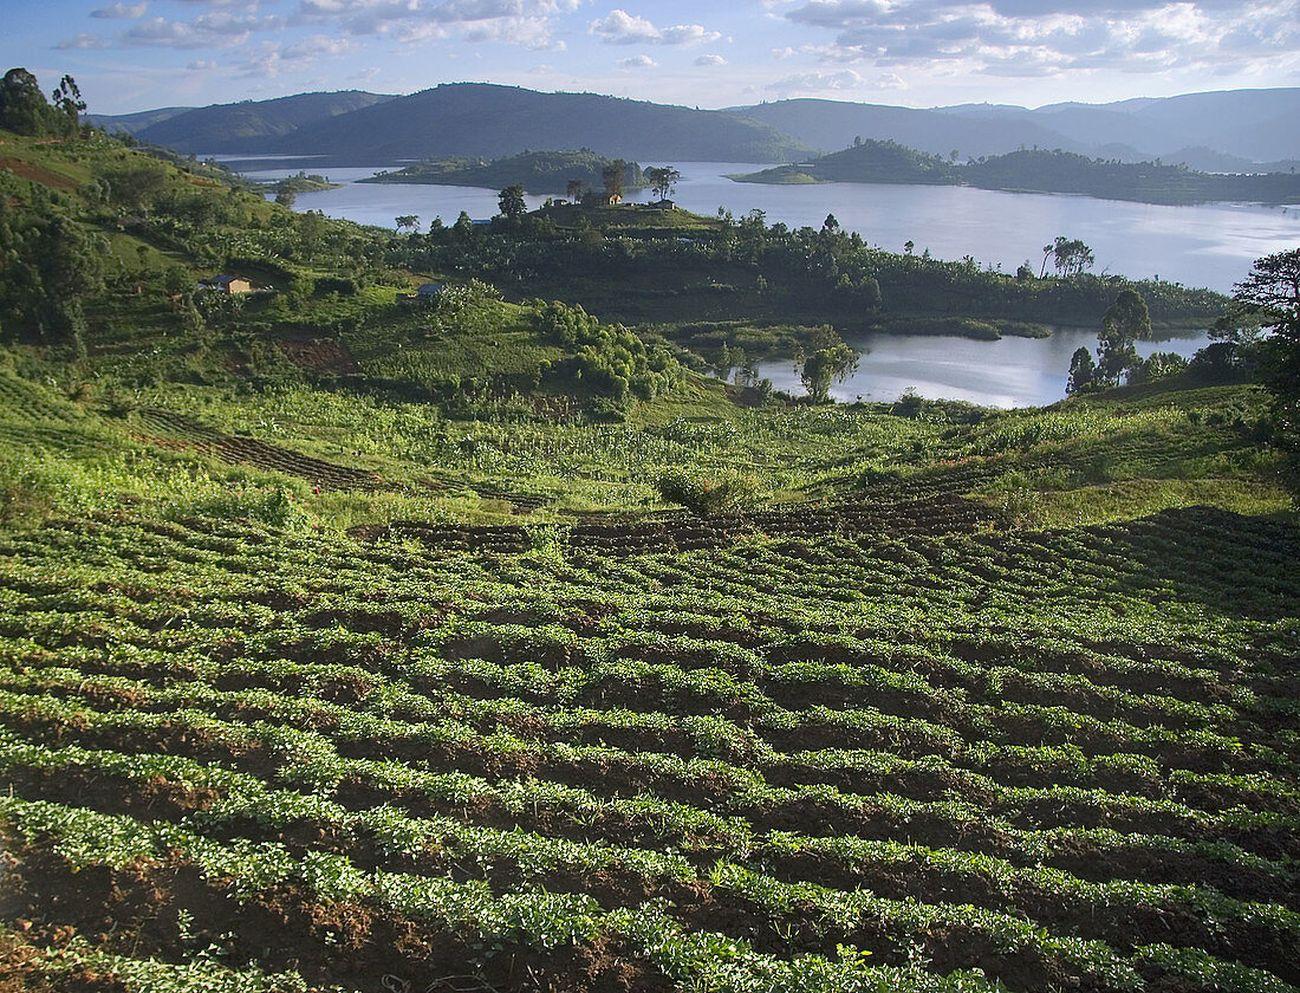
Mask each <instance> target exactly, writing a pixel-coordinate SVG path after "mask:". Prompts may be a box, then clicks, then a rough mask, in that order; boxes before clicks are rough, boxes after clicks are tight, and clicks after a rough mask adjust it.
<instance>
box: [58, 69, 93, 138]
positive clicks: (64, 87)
mask: <svg viewBox="0 0 1300 993" xmlns="http://www.w3.org/2000/svg"><path fill="white" fill-rule="evenodd" d="M53 97H54V109H55V110H56V111H58V113H59V116H61V117H62V124H63V130H64V133H65V134H68V135H75V134H76V133H77V128H78V127H79V126H80V124H81V115H82V114H83V113H84V112H85V110H86V101H85V100H83V99H82V98H81V88H80V87H78V86H77V81H76V80H75V79H73V78H72V77H71V76H67V75H65V76H64V77H63V78H62V79H61V80H59V85H58V86H57V87H56V88H55V90H54V94H53Z"/></svg>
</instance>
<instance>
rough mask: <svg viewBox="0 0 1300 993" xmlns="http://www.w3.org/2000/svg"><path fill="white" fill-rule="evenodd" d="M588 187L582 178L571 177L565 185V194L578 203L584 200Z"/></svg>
mask: <svg viewBox="0 0 1300 993" xmlns="http://www.w3.org/2000/svg"><path fill="white" fill-rule="evenodd" d="M586 188H587V184H586V183H584V182H583V181H582V180H581V179H571V180H569V182H568V183H567V184H566V185H565V187H564V195H565V196H566V197H568V198H569V199H570V200H572V201H573V202H574V203H578V202H579V201H580V200H582V194H583V192H584V191H585V190H586Z"/></svg>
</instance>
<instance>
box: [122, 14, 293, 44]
mask: <svg viewBox="0 0 1300 993" xmlns="http://www.w3.org/2000/svg"><path fill="white" fill-rule="evenodd" d="M283 23H284V22H283V21H282V20H281V19H280V18H278V17H257V16H251V15H245V14H232V13H230V12H228V11H225V10H213V11H208V12H207V13H204V14H200V15H199V16H198V17H196V18H195V19H194V20H192V21H172V20H168V19H167V18H165V17H151V18H149V19H148V20H145V21H141V22H140V23H138V24H136V25H135V26H134V27H132V28H131V29H130V30H129V31H127V32H126V33H125V34H123V35H122V37H121V39H120V40H121V43H122V44H125V45H143V46H149V47H154V48H180V49H187V48H212V47H218V48H227V47H232V46H237V45H243V44H246V43H247V42H248V40H249V39H250V38H251V37H252V34H253V32H255V31H268V30H272V29H274V28H278V27H281V26H283Z"/></svg>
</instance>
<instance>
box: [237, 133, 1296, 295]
mask: <svg viewBox="0 0 1300 993" xmlns="http://www.w3.org/2000/svg"><path fill="white" fill-rule="evenodd" d="M217 158H220V156H217ZM227 158H228V159H230V160H231V164H232V166H233V167H235V168H239V169H241V171H244V174H245V175H247V176H248V177H249V178H251V179H261V180H266V179H279V178H282V177H284V176H287V175H290V174H291V173H293V172H297V171H298V169H300V168H302V169H306V170H307V171H308V172H315V171H319V172H323V173H325V174H326V175H328V176H329V178H330V179H332V180H333V181H335V182H337V183H342V184H343V186H342V187H341V188H339V189H337V190H323V191H320V192H317V193H302V194H299V196H298V200H297V204H296V207H297V209H298V210H319V211H322V212H323V213H325V214H327V215H328V216H330V217H342V218H347V219H349V220H353V221H359V222H361V223H363V224H378V225H382V226H384V227H389V228H391V227H393V219H394V218H396V217H397V216H398V215H399V214H417V215H419V217H420V219H421V221H422V223H423V224H425V225H427V224H428V222H429V221H432V220H433V218H434V217H438V216H440V217H441V218H442V219H443V221H445V222H447V223H451V222H453V221H454V220H455V219H456V217H457V216H458V215H459V214H460V212H461V211H462V210H464V211H466V212H468V213H469V215H470V216H471V217H475V218H483V217H491V216H492V215H493V214H495V213H496V212H497V191H496V190H482V189H474V188H471V187H463V186H422V185H415V184H411V185H405V184H403V185H389V184H383V185H381V184H361V183H358V182H357V180H358V179H364V178H366V177H368V176H371V175H373V174H374V173H376V172H378V171H379V170H380V169H381V168H395V166H393V165H388V166H375V167H373V168H348V169H331V168H324V167H319V166H317V167H313V164H312V162H311V160H308V159H304V160H302V161H301V162H294V163H292V168H275V169H272V168H265V167H264V166H265V165H269V163H265V164H263V163H259V162H257V161H255V160H248V159H246V158H244V159H239V160H234V159H233V157H227ZM276 164H277V165H281V166H284V165H290V163H288V162H285V161H284V160H281V161H279V162H277V163H276ZM677 168H678V169H680V170H681V172H682V181H681V183H680V184H678V187H677V192H676V195H675V199H676V201H677V203H678V204H680V205H681V206H682V207H684V208H686V209H687V210H692V211H696V212H697V213H701V214H713V213H715V212H716V211H717V209H718V208H719V207H726V208H727V209H728V210H730V211H731V212H732V213H733V214H735V215H736V216H737V217H739V216H740V215H742V214H745V213H747V212H748V211H750V210H752V209H754V208H757V209H759V210H762V211H764V212H765V213H766V214H767V219H768V221H769V223H776V222H778V221H780V222H782V223H785V224H788V225H790V226H791V227H802V226H804V225H811V226H813V227H820V226H821V223H822V221H823V220H825V218H826V215H827V214H831V213H833V214H834V215H835V216H836V218H837V219H838V220H839V222H840V224H841V225H843V226H844V227H845V228H847V229H848V230H850V231H856V232H858V233H859V234H861V235H862V237H863V238H865V239H866V240H867V241H868V242H870V243H872V244H875V245H879V246H881V247H883V248H887V249H889V250H891V251H902V249H903V243H904V242H906V241H908V240H911V241H912V242H914V243H915V245H916V251H917V252H921V251H923V250H925V249H926V248H928V249H929V250H930V252H931V254H933V255H935V256H937V257H939V258H944V259H959V258H961V257H963V256H965V255H972V256H974V257H975V258H976V259H978V260H979V261H980V262H981V263H982V264H984V265H991V266H998V267H1001V268H1002V269H1004V270H1006V271H1009V272H1010V271H1014V270H1015V268H1016V266H1018V265H1019V264H1020V263H1021V262H1023V261H1025V260H1026V259H1027V260H1029V262H1030V263H1031V264H1032V265H1033V267H1034V269H1035V270H1037V269H1038V267H1039V265H1040V264H1041V262H1042V258H1043V252H1042V246H1044V245H1046V244H1047V243H1048V242H1050V241H1051V240H1052V239H1053V238H1055V237H1056V236H1057V235H1067V236H1069V237H1071V238H1081V239H1082V240H1083V241H1085V242H1086V243H1087V244H1088V245H1090V246H1091V247H1092V249H1093V251H1094V252H1095V253H1096V256H1097V265H1096V269H1095V271H1096V272H1109V273H1121V274H1123V275H1125V276H1131V277H1134V278H1138V277H1156V276H1158V277H1160V278H1161V279H1167V280H1172V281H1174V282H1179V283H1183V284H1185V285H1188V286H1208V287H1210V288H1212V289H1216V290H1221V291H1224V292H1227V291H1230V290H1231V289H1232V286H1233V284H1234V283H1236V282H1237V281H1239V280H1240V279H1242V278H1243V277H1244V276H1245V275H1246V273H1247V271H1248V270H1249V268H1250V264H1251V262H1252V261H1253V260H1255V259H1257V258H1259V257H1260V256H1261V255H1267V254H1269V253H1270V252H1278V251H1283V250H1285V249H1291V248H1295V247H1296V246H1297V245H1300V206H1293V207H1261V206H1251V205H1244V204H1202V205H1198V206H1190V207H1166V206H1159V205H1156V204H1144V203H1126V202H1124V201H1119V200H1095V199H1092V198H1090V197H1081V196H1062V195H1056V194H1039V193H1001V192H997V191H993V190H976V189H971V188H969V187H962V186H897V185H868V184H861V183H834V184H827V185H821V186H761V185H757V184H754V183H736V182H733V181H732V180H730V179H727V178H726V177H727V175H728V174H735V173H744V172H753V171H756V170H758V169H760V168H763V167H762V166H760V165H756V164H753V163H745V162H682V163H678V165H677ZM641 196H642V197H643V198H645V197H648V194H647V193H645V192H643V193H642V194H641ZM544 199H545V198H544V197H529V198H528V203H529V206H530V207H532V206H537V205H539V204H540V203H541V202H542V200H544Z"/></svg>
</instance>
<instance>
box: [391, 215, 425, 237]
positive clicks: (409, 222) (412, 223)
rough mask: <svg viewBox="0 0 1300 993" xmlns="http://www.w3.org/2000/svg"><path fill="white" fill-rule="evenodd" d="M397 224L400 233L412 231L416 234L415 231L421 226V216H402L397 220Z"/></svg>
mask: <svg viewBox="0 0 1300 993" xmlns="http://www.w3.org/2000/svg"><path fill="white" fill-rule="evenodd" d="M396 223H397V230H398V231H410V232H412V233H414V232H415V229H416V228H418V227H419V226H420V215H419V214H402V215H401V216H400V217H398V218H396Z"/></svg>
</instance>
